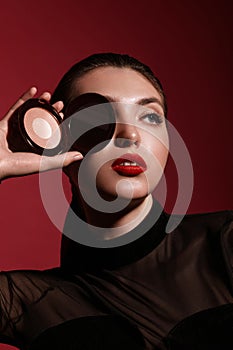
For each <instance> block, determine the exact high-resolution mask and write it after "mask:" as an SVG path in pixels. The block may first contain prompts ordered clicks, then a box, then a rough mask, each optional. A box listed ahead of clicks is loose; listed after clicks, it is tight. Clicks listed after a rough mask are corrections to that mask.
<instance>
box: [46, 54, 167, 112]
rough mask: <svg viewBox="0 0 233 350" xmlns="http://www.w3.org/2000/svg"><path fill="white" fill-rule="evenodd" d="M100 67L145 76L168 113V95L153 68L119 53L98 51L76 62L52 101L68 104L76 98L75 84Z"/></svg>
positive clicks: (58, 86)
mask: <svg viewBox="0 0 233 350" xmlns="http://www.w3.org/2000/svg"><path fill="white" fill-rule="evenodd" d="M100 67H116V68H130V69H132V70H134V71H136V72H138V73H140V74H141V75H142V76H144V77H145V78H146V79H147V80H148V81H149V82H150V83H151V84H152V85H153V86H154V87H155V89H156V90H157V91H158V93H159V94H160V96H161V99H162V103H163V108H164V113H165V116H166V115H167V103H166V97H165V94H164V91H163V87H162V85H161V83H160V81H159V79H158V78H157V77H156V76H155V75H154V73H153V72H152V70H151V69H150V68H149V67H148V66H147V65H145V64H144V63H142V62H140V61H139V60H137V59H136V58H134V57H131V56H129V55H125V54H119V53H97V54H94V55H91V56H88V57H87V58H84V59H83V60H81V61H79V62H77V63H76V64H74V65H73V66H72V67H71V68H70V69H69V70H68V71H67V73H66V74H65V75H64V76H63V78H62V79H61V81H60V82H59V84H58V85H57V87H56V89H55V91H54V93H53V95H52V99H51V102H52V103H54V102H56V101H59V100H61V101H63V102H64V105H65V106H66V105H67V104H68V103H69V102H70V101H72V99H73V98H75V97H76V96H75V90H76V89H75V84H76V82H77V80H78V79H79V78H81V77H83V76H84V75H85V74H86V73H88V72H90V71H92V70H94V69H96V68H100Z"/></svg>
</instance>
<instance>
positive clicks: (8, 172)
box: [0, 152, 83, 179]
mask: <svg viewBox="0 0 233 350" xmlns="http://www.w3.org/2000/svg"><path fill="white" fill-rule="evenodd" d="M82 158H83V156H82V154H81V153H79V152H67V153H63V154H60V155H57V156H54V157H45V156H43V157H41V156H39V155H37V154H33V153H21V152H17V153H12V156H11V157H10V158H8V159H7V161H5V162H3V163H5V164H3V167H4V172H2V174H1V176H0V177H1V179H4V178H7V177H13V176H21V175H28V174H33V173H37V172H40V171H47V170H52V169H57V168H62V167H65V166H67V165H69V164H71V163H73V162H75V161H78V160H81V159H82Z"/></svg>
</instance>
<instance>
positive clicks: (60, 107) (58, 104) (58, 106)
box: [53, 101, 64, 112]
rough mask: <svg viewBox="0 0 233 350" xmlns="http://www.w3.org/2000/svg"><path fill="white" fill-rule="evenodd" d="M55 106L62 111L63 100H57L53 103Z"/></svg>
mask: <svg viewBox="0 0 233 350" xmlns="http://www.w3.org/2000/svg"><path fill="white" fill-rule="evenodd" d="M53 107H54V108H55V109H56V110H57V111H58V112H60V111H61V110H62V109H63V107H64V103H63V102H62V101H57V102H55V103H54V104H53Z"/></svg>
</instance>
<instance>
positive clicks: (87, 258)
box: [61, 200, 169, 272]
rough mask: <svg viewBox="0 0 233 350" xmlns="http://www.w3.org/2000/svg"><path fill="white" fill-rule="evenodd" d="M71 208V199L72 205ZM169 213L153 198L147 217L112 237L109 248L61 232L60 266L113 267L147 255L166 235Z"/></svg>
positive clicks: (72, 268) (83, 268) (73, 268)
mask: <svg viewBox="0 0 233 350" xmlns="http://www.w3.org/2000/svg"><path fill="white" fill-rule="evenodd" d="M72 206H73V207H74V202H72V204H71V207H72ZM168 217H169V215H168V214H167V213H165V212H164V211H163V209H162V207H161V205H160V204H159V203H158V202H157V201H156V200H154V201H153V205H152V208H151V210H150V212H149V213H148V215H147V216H146V218H145V219H144V220H143V221H142V222H141V223H140V224H139V225H138V226H137V227H136V228H134V229H133V230H131V231H130V232H128V233H126V234H125V235H123V236H120V237H117V238H114V239H113V240H112V241H113V242H112V243H114V244H113V245H114V246H112V247H109V248H108V247H105V248H103V247H100V248H99V247H93V246H88V245H84V244H81V243H77V242H75V241H74V240H72V239H70V238H69V237H67V236H65V235H64V234H63V237H62V245H61V268H62V269H65V270H68V271H69V272H78V271H93V270H101V269H110V270H114V269H117V268H119V267H121V266H124V265H128V264H130V263H133V262H135V261H137V260H139V259H141V258H143V257H144V256H145V255H147V254H149V253H150V252H151V251H152V250H153V249H154V248H155V247H156V246H157V245H158V244H159V243H160V242H161V241H162V239H163V238H164V237H165V235H166V233H165V227H166V224H167V220H168ZM127 242H129V243H127Z"/></svg>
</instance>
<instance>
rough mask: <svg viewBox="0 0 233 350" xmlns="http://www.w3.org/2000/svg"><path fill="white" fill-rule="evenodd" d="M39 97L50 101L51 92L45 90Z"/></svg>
mask: <svg viewBox="0 0 233 350" xmlns="http://www.w3.org/2000/svg"><path fill="white" fill-rule="evenodd" d="M39 98H41V99H43V100H46V101H47V102H49V101H50V99H51V94H50V92H48V91H45V92H43V94H41V95H40V97H39Z"/></svg>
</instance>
